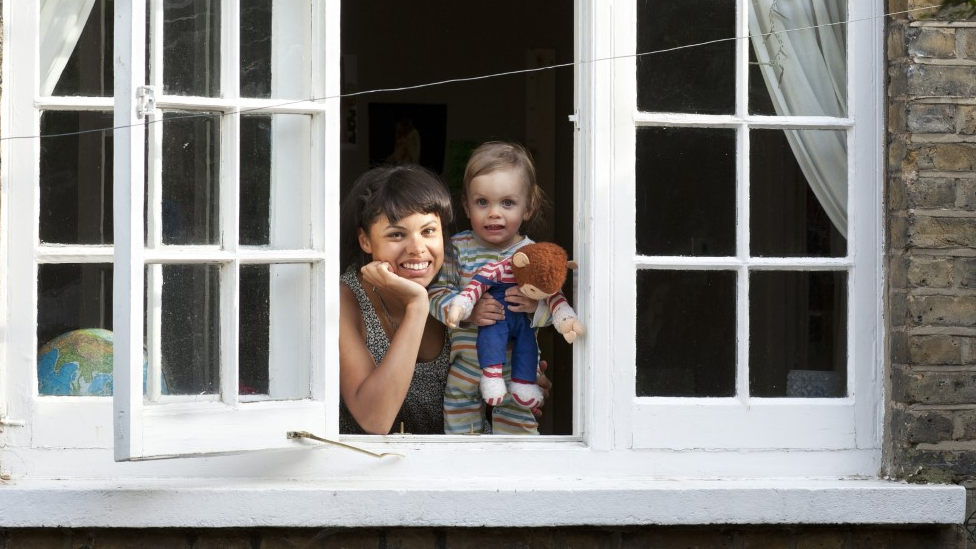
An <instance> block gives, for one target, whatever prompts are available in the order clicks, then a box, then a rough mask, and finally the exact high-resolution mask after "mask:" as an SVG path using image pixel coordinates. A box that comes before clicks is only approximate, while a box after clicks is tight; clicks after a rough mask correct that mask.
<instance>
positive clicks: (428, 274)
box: [359, 213, 444, 286]
mask: <svg viewBox="0 0 976 549" xmlns="http://www.w3.org/2000/svg"><path fill="white" fill-rule="evenodd" d="M359 246H360V247H361V248H362V249H363V251H364V252H366V253H368V254H370V255H372V256H373V261H385V262H387V263H389V264H390V265H392V266H393V269H394V272H395V273H396V274H397V275H399V276H401V277H403V278H406V279H409V280H413V281H414V282H416V283H418V284H420V285H421V286H427V285H429V284H430V283H431V282H432V281H433V280H434V278H435V277H436V276H437V273H438V272H439V271H440V270H441V266H442V265H443V264H444V235H443V232H442V229H441V218H440V216H438V215H437V214H434V213H429V214H427V213H414V214H410V215H408V216H406V217H404V218H402V219H399V220H397V221H396V222H390V220H389V219H387V217H386V216H385V215H382V214H380V216H379V217H377V218H376V220H375V221H373V224H372V225H370V226H369V231H368V232H367V231H363V230H362V229H360V231H359Z"/></svg>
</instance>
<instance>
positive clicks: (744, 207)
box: [735, 124, 751, 402]
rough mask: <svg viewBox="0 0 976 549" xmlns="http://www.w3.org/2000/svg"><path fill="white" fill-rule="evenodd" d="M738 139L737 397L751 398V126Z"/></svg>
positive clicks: (743, 399)
mask: <svg viewBox="0 0 976 549" xmlns="http://www.w3.org/2000/svg"><path fill="white" fill-rule="evenodd" d="M736 133H737V135H736V137H737V139H736V155H737V158H736V187H737V189H736V196H737V198H736V201H737V204H736V220H737V221H736V258H737V259H738V260H739V262H740V265H739V267H738V269H737V270H736V278H737V284H736V300H735V301H736V323H735V325H736V369H735V376H736V377H735V386H736V391H735V393H736V396H737V397H738V399H739V400H740V401H742V402H746V401H747V400H748V398H749V340H750V338H749V263H750V254H751V251H750V249H749V226H750V225H749V223H750V221H749V216H750V214H751V212H750V210H749V204H750V199H749V196H750V189H749V126H747V125H746V124H742V125H741V126H739V128H738V129H737V132H736Z"/></svg>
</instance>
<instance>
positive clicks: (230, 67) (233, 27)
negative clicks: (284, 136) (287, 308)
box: [219, 0, 241, 405]
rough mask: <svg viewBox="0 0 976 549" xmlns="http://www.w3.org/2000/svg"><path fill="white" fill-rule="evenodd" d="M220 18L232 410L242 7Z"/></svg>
mask: <svg viewBox="0 0 976 549" xmlns="http://www.w3.org/2000/svg"><path fill="white" fill-rule="evenodd" d="M220 12H221V22H220V25H221V29H220V37H221V51H220V65H221V70H220V79H221V83H220V89H221V90H222V93H223V97H224V98H225V99H227V100H230V101H231V102H232V103H233V105H234V106H233V107H232V108H231V109H230V112H227V111H224V116H222V117H221V123H220V156H221V162H220V207H219V212H220V228H221V231H220V232H221V237H220V238H221V242H220V243H221V246H222V247H223V249H224V250H225V251H227V252H229V253H230V255H231V257H234V258H235V259H234V260H233V261H231V262H229V263H224V264H222V265H221V269H220V293H221V296H220V324H219V326H220V394H221V400H222V401H223V402H224V403H225V404H229V405H234V404H236V403H237V401H238V394H239V392H240V391H239V388H238V386H239V383H238V381H239V378H240V368H239V364H238V357H239V343H240V322H239V320H240V290H239V289H240V262H239V260H238V259H237V254H238V252H239V249H240V248H239V237H240V130H241V118H240V108H239V106H238V105H237V99H238V98H239V97H240V74H241V73H240V70H239V69H238V67H239V66H240V51H241V49H240V28H241V25H240V3H239V2H237V0H222V1H221V5H220Z"/></svg>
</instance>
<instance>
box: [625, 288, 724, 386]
mask: <svg viewBox="0 0 976 549" xmlns="http://www.w3.org/2000/svg"><path fill="white" fill-rule="evenodd" d="M735 338H736V336H735V273H734V272H732V271H657V270H642V271H638V273H637V396H695V397H721V396H732V395H734V394H735V353H736V351H735V344H736V342H735Z"/></svg>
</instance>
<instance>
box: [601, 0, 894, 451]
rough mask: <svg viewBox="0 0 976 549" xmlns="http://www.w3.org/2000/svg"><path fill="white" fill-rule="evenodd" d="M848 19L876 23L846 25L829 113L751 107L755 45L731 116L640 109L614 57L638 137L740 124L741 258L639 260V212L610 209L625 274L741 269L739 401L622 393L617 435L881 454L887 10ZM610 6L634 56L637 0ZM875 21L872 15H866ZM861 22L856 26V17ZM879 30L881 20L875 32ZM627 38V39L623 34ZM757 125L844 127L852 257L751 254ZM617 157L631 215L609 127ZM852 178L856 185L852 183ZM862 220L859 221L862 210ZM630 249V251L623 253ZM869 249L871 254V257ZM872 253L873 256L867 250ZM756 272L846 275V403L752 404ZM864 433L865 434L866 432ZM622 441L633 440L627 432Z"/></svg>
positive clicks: (624, 151) (628, 280) (627, 324)
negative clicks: (762, 111)
mask: <svg viewBox="0 0 976 549" xmlns="http://www.w3.org/2000/svg"><path fill="white" fill-rule="evenodd" d="M851 4H852V5H851V6H850V10H851V15H850V16H851V19H854V20H858V19H865V20H867V21H871V22H870V23H868V24H866V25H865V26H864V27H856V26H855V25H854V24H852V25H851V26H850V27H849V29H850V31H849V32H850V33H851V36H852V41H851V42H850V45H849V46H848V49H849V56H850V62H849V64H848V70H849V73H850V75H851V77H850V82H851V84H850V93H851V100H850V103H851V108H850V112H851V116H850V117H849V118H830V117H809V116H803V117H792V116H791V117H775V116H752V115H749V114H748V105H747V101H748V94H747V93H746V90H745V86H746V85H747V83H748V82H747V79H746V76H745V74H744V73H745V70H746V68H747V63H748V48H749V47H750V46H749V44H748V42H747V41H745V40H741V41H739V42H738V43H737V45H736V59H737V61H736V62H737V65H738V68H739V72H738V73H737V80H736V84H737V91H736V111H735V113H734V114H731V115H719V116H714V115H707V116H703V115H696V114H682V113H643V112H638V111H637V108H636V103H635V101H634V99H633V98H632V96H633V95H635V91H636V81H635V80H634V74H635V72H636V65H635V63H634V62H633V60H632V59H630V60H628V61H626V62H625V61H624V60H618V61H616V62H615V63H614V66H615V68H616V70H615V72H614V75H613V80H614V82H615V84H614V85H615V86H616V88H617V92H618V93H617V95H616V96H615V104H614V109H615V110H617V111H618V112H620V111H623V113H622V114H619V115H618V117H617V120H619V121H620V122H619V123H620V124H621V125H625V124H626V126H627V127H628V128H629V129H628V131H629V132H630V133H631V134H632V133H633V132H634V131H635V130H636V129H637V128H640V127H654V126H672V127H718V128H730V129H735V130H736V132H737V155H738V159H737V163H736V169H737V182H738V183H737V205H736V211H737V216H736V217H737V220H736V223H737V228H736V231H737V234H736V241H737V246H736V256H735V257H710V258H699V257H650V256H636V257H635V256H634V253H633V250H634V249H635V248H634V236H633V232H634V229H633V227H634V222H633V221H634V219H633V217H631V215H632V214H630V215H628V216H624V215H620V213H618V211H614V215H613V216H612V217H609V219H612V220H613V221H614V222H615V223H619V232H618V242H623V245H624V246H626V249H624V250H621V252H620V253H621V254H627V255H629V256H630V257H629V259H630V266H629V267H628V270H630V271H633V270H635V269H680V270H712V269H717V270H734V271H736V274H737V296H736V303H737V305H736V309H737V313H736V314H737V326H736V328H737V342H738V343H737V345H738V346H737V349H736V356H737V368H736V390H737V395H738V396H737V397H734V398H728V399H666V398H635V397H634V395H633V393H631V394H630V395H629V398H625V396H626V395H623V394H618V395H617V396H616V397H615V400H614V402H615V404H616V405H617V406H619V407H624V406H628V404H627V403H628V402H629V403H630V404H629V406H630V407H631V408H632V410H631V411H630V419H631V420H632V421H631V422H630V423H628V424H626V427H624V425H625V424H622V423H620V422H617V423H616V424H615V427H616V428H617V429H618V430H623V431H625V432H628V433H629V434H630V436H631V437H632V438H631V440H630V442H631V444H632V445H633V447H635V448H671V449H694V448H734V447H741V448H751V449H763V448H765V449H773V448H779V449H786V448H805V449H813V448H818V447H819V448H833V449H848V450H849V449H869V450H872V451H874V452H877V453H878V454H879V455H880V447H881V446H880V421H879V420H878V418H879V417H881V414H882V412H883V409H882V408H881V405H880V402H881V385H882V383H881V381H880V377H879V375H878V374H879V372H880V371H881V370H880V368H881V364H882V362H881V357H882V356H883V354H882V351H883V345H882V344H881V343H880V340H881V339H882V335H881V330H882V327H883V323H882V319H881V307H880V303H881V302H882V299H881V298H882V294H881V293H880V292H881V290H880V285H878V283H877V282H878V280H879V279H880V275H881V268H880V257H881V250H882V242H881V239H880V235H881V231H880V216H879V215H878V211H879V208H880V204H881V196H880V190H879V189H880V174H881V171H880V166H881V159H880V154H881V151H882V150H883V147H881V146H880V144H881V136H882V135H883V133H882V132H881V131H880V124H879V123H878V112H877V111H878V108H879V107H878V105H880V104H883V102H882V101H881V97H880V96H879V95H878V94H879V93H880V90H881V89H882V86H881V84H880V82H881V81H882V80H881V79H880V78H879V76H878V75H879V74H880V73H879V71H880V68H879V67H881V66H883V62H882V60H881V59H880V57H879V56H880V55H881V54H880V52H882V40H881V33H880V32H879V31H878V30H877V28H879V27H878V26H879V25H880V23H879V21H881V17H880V16H881V14H880V12H879V10H880V7H878V6H871V5H869V4H870V3H859V4H857V5H853V4H855V3H851ZM615 9H622V10H625V11H626V12H627V13H626V15H623V14H618V17H617V18H616V19H615V21H616V22H617V23H616V24H617V26H616V27H615V28H614V33H615V34H616V35H617V36H618V37H619V38H618V43H619V44H620V50H619V51H617V52H616V53H617V55H624V54H629V53H632V52H633V51H635V50H634V49H632V48H633V47H634V46H633V39H632V35H633V34H634V30H633V25H634V21H635V19H636V18H635V14H636V6H635V4H634V3H632V2H625V3H616V7H615ZM737 13H738V14H739V15H738V17H737V29H738V32H739V33H740V35H745V34H747V30H748V29H747V27H748V22H747V21H746V18H745V15H744V14H746V13H748V7H747V3H746V2H745V1H744V0H740V1H739V2H738V9H737ZM871 18H874V19H871ZM857 25H861V23H858V24H857ZM871 25H874V27H871ZM628 37H631V38H628ZM752 128H780V129H782V128H803V129H833V130H839V129H843V130H847V131H848V132H849V135H851V136H852V139H851V141H850V148H849V150H850V158H851V161H850V162H849V163H848V165H849V167H850V175H849V177H850V179H849V180H850V181H851V184H850V185H849V189H850V193H851V196H850V198H849V203H850V204H852V205H853V206H852V211H853V213H852V225H856V229H855V228H852V230H851V233H850V234H849V241H848V255H847V257H843V258H823V259H821V258H796V259H794V258H752V257H751V256H750V253H749V247H748V243H749V240H750V239H749V217H750V211H749V202H750V201H749V176H748V174H749V169H750V167H749V131H750V130H751V129H752ZM614 136H615V137H616V139H615V140H614V144H615V146H614V149H613V156H614V158H615V166H616V167H617V169H618V170H620V171H621V172H623V173H627V174H628V176H627V178H625V179H624V180H622V181H621V182H620V184H619V185H615V186H614V188H613V191H612V194H613V201H614V202H615V203H619V205H620V206H619V207H620V210H619V211H620V212H628V213H629V212H631V211H632V210H633V203H634V190H633V181H632V180H633V177H634V175H633V174H634V168H633V164H634V158H633V143H632V141H628V140H626V139H628V137H627V136H625V135H624V131H623V130H621V131H618V132H615V133H614ZM855 182H856V184H855ZM855 216H856V217H855ZM627 249H629V251H627ZM871 251H873V252H871ZM865 252H867V253H865ZM758 270H778V271H794V272H796V271H841V272H848V273H850V275H849V280H850V287H849V300H848V301H849V303H850V306H849V326H850V332H849V334H848V338H847V339H848V344H849V353H848V356H849V359H848V383H849V388H848V391H849V394H850V395H851V396H850V397H848V398H844V399H795V400H791V399H755V398H750V397H749V373H748V359H749V351H748V342H749V338H750V332H749V302H748V297H749V274H750V273H751V272H752V271H758ZM611 277H612V278H610V279H608V281H607V282H606V283H602V284H600V286H613V287H614V288H615V289H616V288H633V287H634V282H633V278H632V277H633V275H632V274H630V273H627V271H625V270H624V266H623V264H622V263H621V264H620V271H619V272H614V273H612V275H611ZM616 301H619V302H621V303H624V304H625V305H624V306H625V307H626V308H627V309H626V312H624V311H620V312H618V313H616V314H613V315H611V318H610V319H608V320H610V321H611V322H614V323H616V326H617V327H618V328H617V329H615V330H614V331H613V333H614V334H615V337H617V338H618V339H617V343H618V344H619V346H626V347H627V350H626V353H627V354H626V355H621V359H622V360H618V361H614V363H615V364H621V366H618V368H619V372H618V373H617V380H618V381H616V382H615V383H618V384H624V385H628V386H630V387H633V385H634V374H635V372H634V369H633V367H632V365H633V364H634V360H635V356H634V349H633V347H634V346H633V344H632V343H629V342H632V341H634V338H636V337H637V334H635V333H634V331H633V330H634V328H633V327H632V326H631V324H633V322H634V321H633V319H634V318H635V315H636V311H634V310H633V308H632V307H633V306H632V302H633V299H632V297H629V298H628V297H626V296H624V297H621V298H619V299H617V300H616ZM862 429H863V430H864V432H863V433H862ZM621 442H622V444H624V445H626V444H627V442H628V441H627V440H625V439H624V438H623V437H621Z"/></svg>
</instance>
